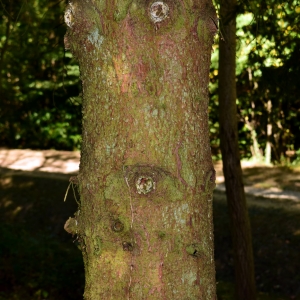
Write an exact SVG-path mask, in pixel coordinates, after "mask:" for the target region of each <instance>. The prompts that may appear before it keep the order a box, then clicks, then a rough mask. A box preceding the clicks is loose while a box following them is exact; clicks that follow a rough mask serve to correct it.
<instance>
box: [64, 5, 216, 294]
mask: <svg viewBox="0 0 300 300" xmlns="http://www.w3.org/2000/svg"><path fill="white" fill-rule="evenodd" d="M152 4H153V2H149V1H132V0H131V1H129V0H127V1H126V0H122V1H121V0H120V1H111V0H109V1H104V0H103V1H92V0H91V1H80V0H77V1H72V3H70V4H69V6H68V7H67V9H66V13H65V21H66V23H67V25H68V26H69V29H68V32H67V35H66V38H65V42H66V45H68V46H69V47H70V48H71V51H72V53H73V54H74V55H75V56H76V57H77V59H78V61H79V66H80V71H81V79H82V86H83V132H82V135H83V141H82V154H81V162H80V172H79V176H78V177H77V178H73V179H72V181H73V183H76V184H77V185H78V187H79V192H80V207H79V209H78V211H77V212H76V214H75V217H74V218H70V219H69V220H68V221H67V223H66V225H65V228H66V230H67V231H68V232H70V233H73V234H74V233H76V234H77V235H78V240H79V242H80V245H81V249H82V253H83V257H84V263H85V273H86V285H85V293H84V298H85V299H91V300H97V299H180V300H181V299H205V300H210V299H215V298H216V294H215V271H214V254H213V224H212V192H213V188H214V181H215V172H214V169H213V165H212V160H211V153H210V145H209V131H208V80H209V77H208V75H209V65H210V54H211V46H212V42H213V36H214V34H215V31H216V27H215V25H214V24H215V23H214V22H216V20H215V19H216V15H215V11H214V9H213V6H212V4H211V1H208V0H194V1H191V0H189V1H187V0H186V1H184V0H178V1H166V2H164V3H162V2H160V3H158V4H157V5H156V6H155V5H154V6H153V5H152ZM151 15H152V20H151Z"/></svg>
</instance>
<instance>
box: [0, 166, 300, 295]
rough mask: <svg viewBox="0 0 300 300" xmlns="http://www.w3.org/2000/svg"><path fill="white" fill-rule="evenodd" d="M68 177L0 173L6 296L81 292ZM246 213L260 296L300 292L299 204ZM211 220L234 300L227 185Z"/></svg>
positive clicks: (0, 259)
mask: <svg viewBox="0 0 300 300" xmlns="http://www.w3.org/2000/svg"><path fill="white" fill-rule="evenodd" d="M24 175H26V176H24ZM68 178H69V176H65V177H64V176H62V177H59V178H55V177H53V176H52V177H37V176H34V177H32V176H31V174H29V173H26V172H15V173H12V172H6V173H5V172H4V173H2V174H1V178H0V184H1V185H0V216H1V217H0V299H1V300H4V299H5V300H14V299H16V300H17V299H18V300H19V299H22V300H35V299H37V300H41V299H51V300H52V299H53V300H66V299H82V298H83V297H82V295H83V286H84V270H83V262H82V256H81V253H80V251H79V250H78V249H77V247H76V245H75V243H74V239H75V237H72V236H71V235H69V234H67V233H66V232H65V231H64V229H63V226H64V223H65V221H66V220H67V219H68V218H69V217H70V216H72V215H73V214H74V212H75V211H76V210H77V204H76V202H75V200H74V196H73V193H72V192H69V195H68V198H67V201H66V202H63V198H64V195H65V192H66V189H67V186H68ZM249 197H250V196H249ZM257 200H259V198H256V202H257ZM287 205H288V204H287ZM249 213H250V217H251V225H252V231H253V244H254V254H255V268H256V280H257V288H258V290H259V293H260V295H259V299H261V300H271V299H273V300H275V299H276V300H279V299H300V284H299V283H300V272H299V270H300V211H294V212H293V211H286V210H283V209H275V208H266V207H259V206H250V209H249ZM214 223H215V258H216V268H217V281H218V282H219V284H218V299H219V300H229V299H234V298H233V258H232V251H231V240H230V232H229V220H228V213H227V205H226V199H225V196H224V193H222V192H215V195H214Z"/></svg>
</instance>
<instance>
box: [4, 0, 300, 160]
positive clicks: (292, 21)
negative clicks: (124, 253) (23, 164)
mask: <svg viewBox="0 0 300 300" xmlns="http://www.w3.org/2000/svg"><path fill="white" fill-rule="evenodd" d="M0 4H1V10H0V14H1V16H0V17H1V21H2V22H1V23H0V36H1V40H0V48H1V49H0V51H1V52H0V95H1V107H0V119H1V122H0V146H5V147H11V148H33V149H35V148H39V149H47V148H55V149H65V150H71V149H78V148H80V132H81V121H80V119H81V97H80V83H79V70H78V66H77V64H76V61H75V60H74V59H73V58H72V56H71V54H70V53H69V52H66V51H65V50H64V43H63V36H64V33H65V25H64V23H63V10H64V8H65V5H66V3H65V1H55V0H49V1H46V0H40V1H39V0H32V1H26V0H14V1H13V0H1V1H0ZM216 6H217V7H218V3H216ZM237 13H238V17H237V27H238V30H237V67H236V75H237V80H236V82H237V104H238V112H237V113H238V115H239V137H240V148H241V154H242V157H243V158H252V159H255V160H260V161H262V160H266V162H268V163H270V162H277V163H279V162H280V163H297V162H298V161H299V160H300V150H299V145H300V135H299V134H298V132H299V127H300V118H299V109H300V96H299V95H300V84H299V78H298V76H299V71H300V70H299V69H300V25H299V24H300V4H299V0H290V1H275V0H263V1H240V2H239V3H238V6H237ZM223 21H225V20H220V22H223ZM224 39H225V41H220V42H225V43H226V37H224ZM213 50H214V52H213V55H212V66H211V73H210V77H211V87H210V91H211V103H210V122H211V143H212V149H213V154H214V157H215V158H216V159H217V158H220V152H219V137H218V134H219V130H218V129H219V128H218V126H219V125H218V39H217V40H216V43H215V45H214V49H213ZM268 130H269V131H268ZM268 145H269V148H270V149H271V155H267V147H268ZM267 156H269V157H267Z"/></svg>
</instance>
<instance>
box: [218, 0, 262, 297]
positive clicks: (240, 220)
mask: <svg viewBox="0 0 300 300" xmlns="http://www.w3.org/2000/svg"><path fill="white" fill-rule="evenodd" d="M235 11H236V0H222V1H221V6H220V17H221V25H222V26H221V31H222V33H223V35H224V38H225V42H223V41H221V42H220V57H219V116H220V142H221V152H222V160H223V171H224V176H225V186H226V195H227V202H228V207H229V216H230V221H231V235H232V241H233V252H234V261H235V292H236V299H238V300H253V299H256V291H255V290H256V289H255V278H254V262H253V250H252V239H251V228H250V222H249V216H248V210H247V205H246V198H245V192H244V185H243V174H242V168H241V163H240V154H239V146H238V130H237V117H236V115H237V108H236V83H235V55H236V36H235V34H236V12H235Z"/></svg>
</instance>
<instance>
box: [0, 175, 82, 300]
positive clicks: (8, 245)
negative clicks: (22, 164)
mask: <svg viewBox="0 0 300 300" xmlns="http://www.w3.org/2000/svg"><path fill="white" fill-rule="evenodd" d="M66 179H67V177H66ZM66 179H64V180H63V179H55V178H46V177H44V178H37V177H30V176H23V175H21V174H18V175H8V174H2V176H1V187H0V215H1V217H0V220H1V221H0V244H1V245H0V299H3V300H4V299H5V300H12V299H24V300H26V299H28V300H29V299H53V300H66V299H82V294H83V285H84V270H83V262H82V256H81V252H80V251H79V250H78V249H77V247H76V246H75V245H74V243H73V240H74V239H75V238H74V237H72V236H71V235H69V234H67V233H66V232H65V231H64V229H63V226H64V222H65V221H66V220H67V219H68V217H70V216H72V215H73V213H74V212H75V211H76V202H75V200H74V199H73V195H72V194H71V193H70V195H69V196H68V199H67V202H65V203H64V202H63V198H64V194H65V191H66V188H67V186H68V182H67V180H66Z"/></svg>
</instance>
